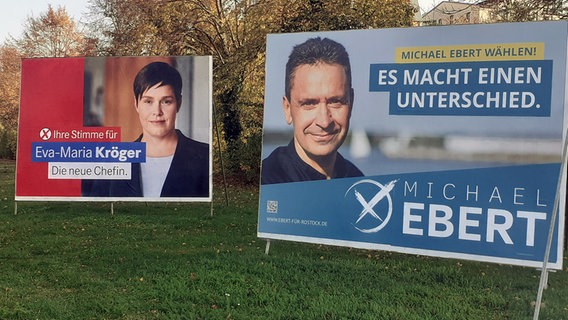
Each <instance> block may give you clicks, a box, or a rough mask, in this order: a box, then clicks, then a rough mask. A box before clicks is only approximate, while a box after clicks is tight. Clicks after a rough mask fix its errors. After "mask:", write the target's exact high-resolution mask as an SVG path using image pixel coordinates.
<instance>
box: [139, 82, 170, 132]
mask: <svg viewBox="0 0 568 320" xmlns="http://www.w3.org/2000/svg"><path fill="white" fill-rule="evenodd" d="M160 85H161V83H159V84H157V85H155V86H153V87H151V88H149V89H148V90H146V91H145V92H144V93H142V95H141V96H140V98H139V99H138V101H136V111H137V112H138V118H139V119H140V124H141V125H142V132H143V134H144V137H145V138H158V139H159V138H164V137H167V136H169V135H170V134H174V133H175V126H176V114H177V111H178V109H179V105H180V103H181V101H177V99H176V97H175V94H174V90H173V88H172V86H170V85H163V86H160Z"/></svg>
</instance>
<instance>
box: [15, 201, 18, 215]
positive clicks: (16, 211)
mask: <svg viewBox="0 0 568 320" xmlns="http://www.w3.org/2000/svg"><path fill="white" fill-rule="evenodd" d="M17 214H18V201H14V215H17Z"/></svg>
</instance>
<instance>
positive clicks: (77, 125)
mask: <svg viewBox="0 0 568 320" xmlns="http://www.w3.org/2000/svg"><path fill="white" fill-rule="evenodd" d="M135 79H139V80H138V81H139V83H140V88H141V92H140V93H139V96H138V100H137V98H135V90H136V84H135ZM179 80H181V83H180V82H179ZM156 81H157V82H158V83H157V84H155V85H154V83H155V82H156ZM164 83H165V84H166V85H162V84H164ZM147 87H148V88H147ZM146 88H147V89H146ZM170 89H171V90H170ZM168 90H169V91H168ZM146 101H148V102H147V103H146ZM142 103H146V104H144V108H142ZM173 103H175V105H174V104H173ZM146 106H148V107H146ZM142 110H145V111H142ZM211 121H212V57H210V56H155V57H153V56H141V57H80V58H37V59H24V60H23V61H22V86H21V99H20V120H19V128H18V153H17V165H16V196H15V199H16V200H17V201H145V202H146V201H158V202H174V201H175V202H210V201H211V199H212V186H213V184H212V168H213V167H212V146H211V145H212V125H211V123H212V122H211ZM174 129H175V134H173V132H174ZM165 136H167V137H169V138H173V136H175V137H176V139H168V141H169V142H170V143H169V144H167V145H166V144H164V143H156V142H157V141H160V140H161V141H165V140H166V139H162V137H165ZM172 143H175V144H172ZM168 146H169V147H168ZM167 155H169V156H167ZM152 186H156V187H155V188H151V187H152Z"/></svg>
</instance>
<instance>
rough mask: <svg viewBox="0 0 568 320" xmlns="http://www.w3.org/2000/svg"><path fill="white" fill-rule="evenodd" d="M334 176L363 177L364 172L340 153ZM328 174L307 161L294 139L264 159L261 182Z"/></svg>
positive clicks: (270, 182)
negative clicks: (300, 153) (319, 170)
mask: <svg viewBox="0 0 568 320" xmlns="http://www.w3.org/2000/svg"><path fill="white" fill-rule="evenodd" d="M333 171H334V172H333V178H349V177H362V176H363V173H362V172H361V170H359V169H358V168H357V167H356V166H355V165H354V164H352V163H351V162H349V161H348V160H345V158H343V157H342V156H341V155H340V154H339V153H337V157H336V159H335V167H334V168H333ZM325 179H326V176H325V175H323V174H321V173H319V172H318V171H317V170H316V169H314V168H312V167H311V166H310V165H309V164H307V163H305V162H304V161H303V160H302V159H301V158H300V156H298V153H297V152H296V149H295V147H294V140H292V141H291V142H290V143H289V144H288V145H287V146H282V147H278V148H276V149H275V150H274V151H273V152H272V153H271V154H270V155H269V156H268V157H267V158H266V159H264V160H262V174H261V184H273V183H285V182H298V181H311V180H325Z"/></svg>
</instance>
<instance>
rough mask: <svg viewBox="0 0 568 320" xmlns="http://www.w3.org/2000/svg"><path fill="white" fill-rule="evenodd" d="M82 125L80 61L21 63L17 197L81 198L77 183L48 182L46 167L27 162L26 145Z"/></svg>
mask: <svg viewBox="0 0 568 320" xmlns="http://www.w3.org/2000/svg"><path fill="white" fill-rule="evenodd" d="M82 123H83V58H70V59H28V60H23V61H22V84H21V98H20V126H19V130H18V155H17V159H18V162H17V170H16V195H17V196H34V197H43V196H68V197H77V196H80V195H81V181H80V180H59V179H57V180H55V179H48V177H47V167H48V164H47V163H46V162H31V161H30V159H31V158H32V148H31V147H29V146H31V144H32V142H40V141H45V140H47V139H49V138H50V135H52V134H53V132H54V131H55V130H57V131H58V132H68V131H71V130H73V129H81V128H82ZM48 137H49V138H48Z"/></svg>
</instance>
